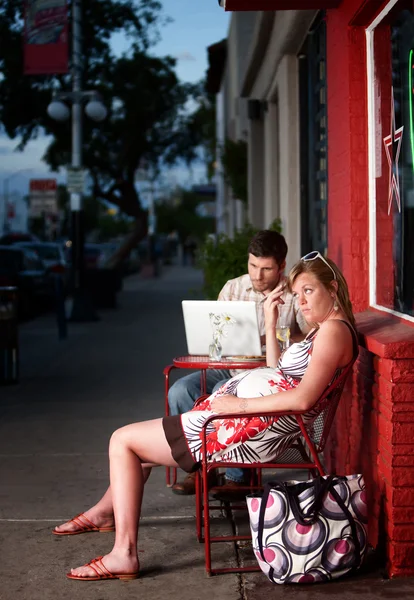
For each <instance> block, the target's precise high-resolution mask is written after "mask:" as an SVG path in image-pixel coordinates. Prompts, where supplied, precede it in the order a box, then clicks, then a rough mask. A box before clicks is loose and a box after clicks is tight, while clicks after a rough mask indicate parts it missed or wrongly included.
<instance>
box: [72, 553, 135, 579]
mask: <svg viewBox="0 0 414 600" xmlns="http://www.w3.org/2000/svg"><path fill="white" fill-rule="evenodd" d="M102 558H103V556H98V558H94V559H93V560H91V562H89V563H87V564H86V565H84V567H90V568H91V569H92V570H93V571H95V575H87V576H85V577H82V576H81V575H72V573H66V577H67V578H68V579H75V580H76V581H102V580H104V579H122V580H123V581H129V580H132V579H138V577H139V572H138V571H136V572H135V573H117V574H116V575H114V574H113V573H111V571H108V569H107V568H106V567H105V565H104V564H103V562H102Z"/></svg>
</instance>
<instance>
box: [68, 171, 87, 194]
mask: <svg viewBox="0 0 414 600" xmlns="http://www.w3.org/2000/svg"><path fill="white" fill-rule="evenodd" d="M85 177H86V171H85V170H84V169H72V168H70V169H68V170H67V179H66V186H67V188H68V192H70V193H71V194H82V193H83V188H84V185H85Z"/></svg>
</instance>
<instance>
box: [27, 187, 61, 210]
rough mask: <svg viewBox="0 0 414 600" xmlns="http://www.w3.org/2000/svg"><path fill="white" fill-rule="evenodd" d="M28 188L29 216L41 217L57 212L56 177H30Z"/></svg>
mask: <svg viewBox="0 0 414 600" xmlns="http://www.w3.org/2000/svg"><path fill="white" fill-rule="evenodd" d="M29 190H30V194H29V196H30V216H31V217H41V216H43V215H45V214H57V212H58V205H57V181H56V179H31V180H30V187H29Z"/></svg>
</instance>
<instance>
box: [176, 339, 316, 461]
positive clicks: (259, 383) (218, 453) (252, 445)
mask: <svg viewBox="0 0 414 600" xmlns="http://www.w3.org/2000/svg"><path fill="white" fill-rule="evenodd" d="M316 333H317V330H315V331H314V332H311V333H310V334H309V336H308V337H307V338H306V339H305V340H303V341H302V342H298V343H296V344H292V346H290V348H288V349H287V350H285V351H284V352H283V354H282V356H281V357H280V359H279V363H278V366H277V367H276V368H274V367H261V368H257V369H253V370H252V371H243V372H242V373H239V374H238V375H236V376H235V377H232V378H231V379H229V381H227V382H226V383H225V384H224V385H223V386H222V387H221V388H220V389H219V390H217V391H216V392H214V394H212V395H211V396H209V397H208V398H207V399H206V400H204V401H203V402H202V403H200V404H199V405H197V406H195V407H194V408H193V409H192V410H191V411H190V412H187V413H184V414H182V415H181V425H182V428H183V432H184V435H185V438H186V440H187V444H188V448H189V450H190V452H191V454H192V455H193V458H194V460H195V462H199V461H200V460H201V454H202V444H201V429H202V426H203V424H204V422H205V420H206V419H207V418H208V417H210V416H211V415H212V414H214V412H213V411H212V410H211V400H212V399H213V398H215V397H216V396H219V395H222V394H233V395H234V396H238V397H240V398H256V397H258V396H268V395H270V394H275V393H279V392H284V391H286V390H290V389H292V388H295V387H296V386H297V385H298V384H299V383H300V381H301V379H302V377H303V375H304V373H305V371H306V369H307V367H308V365H309V362H310V360H311V356H312V346H313V341H314V338H315V335H316ZM275 410H277V405H276V404H275ZM316 416H317V413H316V412H315V413H314V414H312V410H310V411H309V412H308V413H307V415H306V416H305V417H304V419H303V420H304V422H305V423H306V422H312V421H313V420H314V419H315V418H316ZM299 435H300V429H299V427H298V424H297V422H296V419H295V418H294V417H293V416H289V415H286V416H283V417H278V418H271V417H243V418H230V419H217V420H215V421H213V422H211V423H210V424H209V425H208V428H207V453H208V456H209V461H228V462H240V463H249V462H250V463H253V462H268V461H271V460H273V459H275V458H276V456H277V455H279V454H281V453H282V452H283V451H284V450H285V449H286V448H287V447H289V446H290V445H291V443H292V441H293V440H295V439H296V438H298V437H299Z"/></svg>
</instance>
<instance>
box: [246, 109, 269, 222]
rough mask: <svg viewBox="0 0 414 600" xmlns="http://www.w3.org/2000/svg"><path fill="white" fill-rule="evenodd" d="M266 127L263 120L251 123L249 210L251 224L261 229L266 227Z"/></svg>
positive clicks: (249, 143)
mask: <svg viewBox="0 0 414 600" xmlns="http://www.w3.org/2000/svg"><path fill="white" fill-rule="evenodd" d="M263 138H264V126H263V120H262V119H257V120H250V121H249V141H248V174H247V177H248V185H247V189H248V208H247V216H248V219H249V222H250V223H251V224H252V225H254V227H257V228H259V229H263V228H264V227H265V216H264V151H263V150H264V147H263V145H264V144H263V141H264V140H263Z"/></svg>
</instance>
